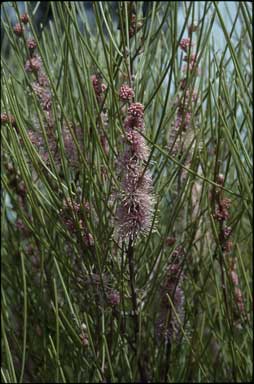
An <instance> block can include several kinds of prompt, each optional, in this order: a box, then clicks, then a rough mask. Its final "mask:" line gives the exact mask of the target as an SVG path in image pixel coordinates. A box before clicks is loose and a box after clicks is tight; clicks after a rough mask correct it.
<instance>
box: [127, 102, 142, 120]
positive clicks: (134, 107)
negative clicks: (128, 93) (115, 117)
mask: <svg viewBox="0 0 254 384" xmlns="http://www.w3.org/2000/svg"><path fill="white" fill-rule="evenodd" d="M128 114H129V115H131V116H133V117H140V118H143V117H144V106H143V104H141V103H132V104H131V105H130V106H129V108H128Z"/></svg>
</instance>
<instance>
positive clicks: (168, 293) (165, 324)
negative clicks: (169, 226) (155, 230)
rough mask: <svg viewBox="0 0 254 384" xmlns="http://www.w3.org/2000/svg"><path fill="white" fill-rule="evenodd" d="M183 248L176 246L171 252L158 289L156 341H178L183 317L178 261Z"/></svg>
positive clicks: (182, 297)
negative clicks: (162, 280) (163, 277)
mask: <svg viewBox="0 0 254 384" xmlns="http://www.w3.org/2000/svg"><path fill="white" fill-rule="evenodd" d="M183 254H184V250H183V249H182V248H181V247H177V248H176V249H175V251H174V252H173V255H172V256H173V259H174V260H173V262H172V263H171V264H170V265H169V267H168V269H167V272H166V276H165V280H164V283H163V285H162V287H161V290H160V303H159V311H158V314H157V318H156V322H155V332H156V337H157V340H158V342H161V341H163V342H164V343H165V344H168V343H169V342H172V341H178V340H179V338H180V335H181V327H182V326H183V324H184V317H185V309H184V306H185V296H184V292H183V290H182V280H183V272H182V265H181V262H180V259H181V257H182V256H183Z"/></svg>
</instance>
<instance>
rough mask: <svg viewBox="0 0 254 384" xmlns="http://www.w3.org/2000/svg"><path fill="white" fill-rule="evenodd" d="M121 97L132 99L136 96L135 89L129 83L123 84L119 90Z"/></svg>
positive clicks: (124, 99) (126, 99)
mask: <svg viewBox="0 0 254 384" xmlns="http://www.w3.org/2000/svg"><path fill="white" fill-rule="evenodd" d="M119 97H120V100H122V101H130V100H131V99H132V98H133V97H134V91H133V89H132V88H130V87H129V86H128V85H127V84H123V85H122V86H121V88H120V91H119Z"/></svg>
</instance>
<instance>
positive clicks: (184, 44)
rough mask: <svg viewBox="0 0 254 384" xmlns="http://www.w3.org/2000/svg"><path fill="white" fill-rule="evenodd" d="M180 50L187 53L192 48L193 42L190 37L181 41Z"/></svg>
mask: <svg viewBox="0 0 254 384" xmlns="http://www.w3.org/2000/svg"><path fill="white" fill-rule="evenodd" d="M179 45H180V48H181V49H182V50H183V51H184V52H187V50H188V48H190V47H191V46H192V45H193V44H192V43H191V40H190V38H189V37H187V38H185V39H182V40H181V41H180V44H179Z"/></svg>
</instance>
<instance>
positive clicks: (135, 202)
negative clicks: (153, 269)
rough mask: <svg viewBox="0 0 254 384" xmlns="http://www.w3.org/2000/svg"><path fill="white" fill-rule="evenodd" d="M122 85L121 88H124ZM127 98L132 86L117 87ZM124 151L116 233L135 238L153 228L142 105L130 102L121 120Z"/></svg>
mask: <svg viewBox="0 0 254 384" xmlns="http://www.w3.org/2000/svg"><path fill="white" fill-rule="evenodd" d="M123 87H124V92H123ZM123 94H124V98H126V99H128V100H129V96H128V95H130V96H131V97H133V96H134V92H133V90H132V89H131V88H130V87H128V89H127V88H126V86H125V85H124V86H122V87H121V89H120V98H122V99H123ZM123 125H124V135H123V143H124V152H123V154H122V155H121V156H120V157H119V159H118V169H119V173H120V175H121V191H120V192H119V193H118V200H119V204H118V206H117V211H116V219H115V224H116V228H117V234H118V235H119V237H120V238H121V239H122V240H125V239H127V238H130V239H131V240H135V239H136V238H137V237H138V236H139V235H141V234H144V235H147V234H148V233H149V231H150V230H151V228H152V221H153V213H154V196H153V193H152V178H151V176H150V174H149V171H148V170H147V169H146V167H145V165H146V162H147V160H148V157H149V148H148V146H147V144H146V141H145V139H144V137H143V136H142V135H141V132H143V131H144V106H143V104H141V103H138V102H135V103H131V104H130V105H129V108H128V112H127V116H126V117H125V120H124V124H123Z"/></svg>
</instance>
